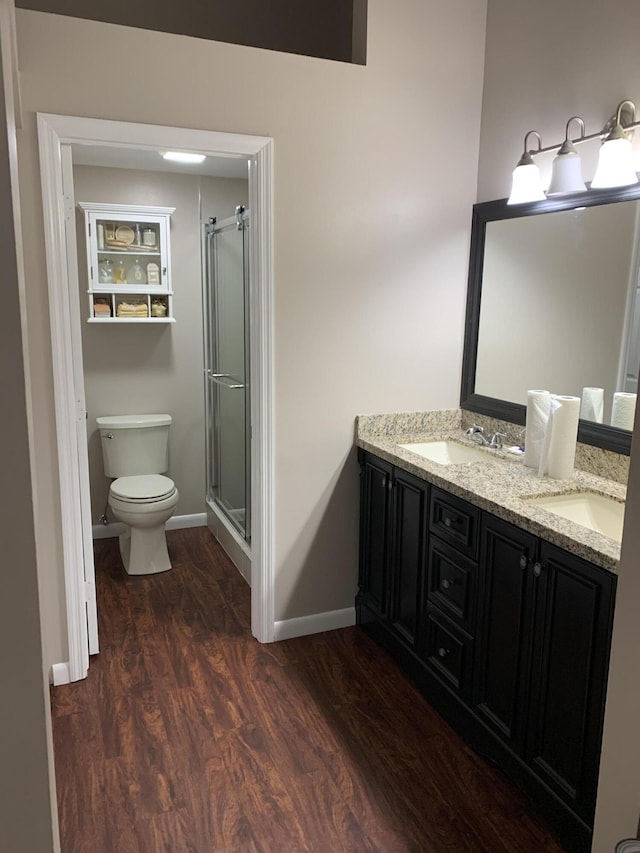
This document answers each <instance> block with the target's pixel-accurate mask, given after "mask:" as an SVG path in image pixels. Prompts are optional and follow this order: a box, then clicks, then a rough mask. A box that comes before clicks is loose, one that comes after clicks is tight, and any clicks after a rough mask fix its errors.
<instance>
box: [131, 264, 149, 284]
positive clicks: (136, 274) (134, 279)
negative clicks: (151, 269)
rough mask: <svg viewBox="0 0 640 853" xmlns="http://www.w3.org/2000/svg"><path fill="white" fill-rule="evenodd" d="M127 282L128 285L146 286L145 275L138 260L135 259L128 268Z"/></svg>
mask: <svg viewBox="0 0 640 853" xmlns="http://www.w3.org/2000/svg"><path fill="white" fill-rule="evenodd" d="M127 281H128V283H129V284H146V283H147V276H146V273H145V271H144V269H143V267H142V265H141V263H140V259H139V258H136V259H135V261H134V262H133V264H132V265H131V266H130V267H129V273H128V275H127Z"/></svg>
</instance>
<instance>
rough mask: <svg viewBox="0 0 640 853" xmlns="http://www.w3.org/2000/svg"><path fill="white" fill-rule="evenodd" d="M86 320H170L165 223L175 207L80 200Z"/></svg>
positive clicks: (173, 320) (170, 305)
mask: <svg viewBox="0 0 640 853" xmlns="http://www.w3.org/2000/svg"><path fill="white" fill-rule="evenodd" d="M79 207H80V208H81V209H82V210H83V211H84V217H85V238H86V246H87V272H88V281H89V287H88V296H89V319H88V322H89V323H174V322H175V319H174V316H173V287H172V282H171V241H170V234H169V222H170V218H171V214H172V213H173V212H174V211H175V207H137V206H134V205H124V204H123V205H116V204H94V203H93V202H81V203H80V205H79Z"/></svg>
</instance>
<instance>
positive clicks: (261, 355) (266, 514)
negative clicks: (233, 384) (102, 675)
mask: <svg viewBox="0 0 640 853" xmlns="http://www.w3.org/2000/svg"><path fill="white" fill-rule="evenodd" d="M37 120H38V141H39V148H40V171H41V181H42V201H43V214H44V229H45V250H46V259H47V278H48V289H49V315H50V325H51V349H52V365H53V384H54V397H55V412H56V430H57V447H58V465H59V475H60V506H61V525H62V543H63V557H64V578H65V591H66V604H67V630H68V638H69V662H68V680H69V681H77V680H79V679H81V678H85V677H86V674H87V670H88V665H89V662H88V652H87V649H88V636H87V618H86V591H85V578H84V558H83V552H82V506H81V490H80V468H79V465H78V458H79V455H80V458H82V454H84V456H85V457H86V456H87V453H88V449H87V447H86V445H85V446H83V447H79V446H78V441H77V430H76V420H77V418H78V416H79V412H78V401H77V396H78V395H77V394H76V387H75V385H74V365H76V364H78V363H81V361H80V359H78V358H76V357H75V352H74V349H75V347H74V342H75V341H78V340H79V334H73V328H72V324H73V323H74V322H79V319H74V318H76V317H77V312H73V311H71V310H70V305H71V304H73V303H72V301H71V300H72V299H75V298H76V294H77V288H78V282H77V276H76V280H75V281H72V280H71V279H72V276H70V275H69V274H68V270H69V269H73V265H71V266H69V265H68V263H67V244H66V241H65V219H64V217H65V199H64V192H63V178H62V155H61V146H62V145H65V144H71V143H81V144H88V145H92V144H93V145H114V146H119V147H124V148H145V149H152V150H158V149H162V148H167V149H171V150H176V149H177V150H183V151H184V150H187V151H197V152H200V153H202V154H207V155H209V156H231V157H244V158H247V159H248V161H249V207H250V209H251V215H252V220H253V221H252V228H251V229H250V232H249V235H250V238H249V239H250V242H249V252H250V263H251V270H252V289H251V305H250V336H251V341H250V346H251V354H252V358H251V378H250V381H251V421H252V431H253V436H252V460H253V464H252V476H251V500H252V506H253V507H254V516H253V529H252V537H251V553H252V558H251V564H252V572H251V578H252V585H251V631H252V633H253V635H254V636H255V637H256V639H257V640H259V641H260V642H262V643H269V642H272V641H273V639H274V590H273V587H274V548H273V542H274V536H273V526H274V525H273V521H274V512H273V507H274V484H273V470H274V441H273V438H274V436H273V431H274V427H273V403H272V401H273V140H272V139H271V138H269V137H265V136H246V135H242V134H235V133H218V132H216V131H204V130H189V129H186V128H176V127H163V126H160V125H148V124H133V123H129V122H118V121H107V120H103V119H92V118H81V117H77V116H62V115H52V114H49V113H38V116H37ZM80 355H81V353H80ZM76 372H77V369H76ZM80 382H81V383H82V379H80ZM81 387H83V386H82V385H81ZM83 397H84V395H83ZM82 407H84V402H83V401H82ZM80 416H84V414H83V413H80ZM65 680H66V679H65Z"/></svg>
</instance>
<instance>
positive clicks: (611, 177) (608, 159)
mask: <svg viewBox="0 0 640 853" xmlns="http://www.w3.org/2000/svg"><path fill="white" fill-rule="evenodd" d="M627 104H628V105H629V107H630V108H631V116H632V122H633V123H634V125H635V124H637V122H636V106H635V104H634V103H633V101H622V103H620V104H618V109H617V110H616V118H615V124H614V126H613V128H612V130H611V132H610V133H609V134H608V135H607V137H606V139H605V140H604V142H603V143H602V148H601V149H600V156H599V157H598V168H597V169H596V173H595V175H594V176H593V180H592V181H591V186H592V187H594V188H596V189H597V188H599V187H627V186H631V184H637V183H638V176H637V175H636V172H635V169H634V167H633V151H632V149H631V139H630V138H629V136H628V135H627V134H626V133H625V130H624V128H623V127H622V110H623V108H624V107H625V106H626V105H627Z"/></svg>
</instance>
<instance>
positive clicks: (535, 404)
mask: <svg viewBox="0 0 640 853" xmlns="http://www.w3.org/2000/svg"><path fill="white" fill-rule="evenodd" d="M550 403H551V394H550V393H549V392H548V391H527V420H526V430H525V438H524V464H525V465H527V466H528V467H529V468H539V467H540V454H541V453H542V445H543V443H544V436H545V433H546V431H547V421H548V420H549V406H550Z"/></svg>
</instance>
